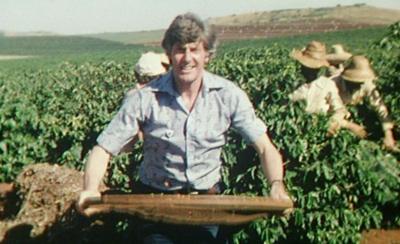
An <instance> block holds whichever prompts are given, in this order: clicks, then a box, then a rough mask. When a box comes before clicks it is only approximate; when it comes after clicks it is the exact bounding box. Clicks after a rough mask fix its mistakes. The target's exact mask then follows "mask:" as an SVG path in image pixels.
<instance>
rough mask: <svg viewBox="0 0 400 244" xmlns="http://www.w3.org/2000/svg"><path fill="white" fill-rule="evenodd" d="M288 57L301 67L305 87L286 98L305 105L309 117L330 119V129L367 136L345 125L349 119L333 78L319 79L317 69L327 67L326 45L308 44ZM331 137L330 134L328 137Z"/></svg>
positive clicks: (351, 126) (350, 123)
mask: <svg viewBox="0 0 400 244" xmlns="http://www.w3.org/2000/svg"><path fill="white" fill-rule="evenodd" d="M291 56H292V57H293V58H294V59H296V60H297V61H299V63H300V64H301V72H302V74H303V76H304V77H305V78H306V80H307V82H308V83H305V84H303V85H301V86H300V87H298V88H297V89H296V90H295V91H294V92H293V93H291V94H290V95H289V99H290V100H291V101H294V102H295V101H301V100H305V101H306V108H305V110H306V112H307V113H310V114H317V113H322V114H329V115H331V118H330V121H329V124H330V128H338V129H339V128H347V129H349V130H350V131H352V132H353V133H354V134H355V135H357V136H358V137H361V138H364V137H365V136H366V134H367V133H366V131H365V129H364V128H363V127H362V126H360V125H358V124H356V123H354V122H350V121H344V119H343V118H344V117H348V111H347V109H346V107H345V105H344V104H343V102H342V99H341V98H340V95H339V90H338V88H337V86H336V83H335V82H334V81H333V80H332V78H333V77H326V76H324V75H321V76H319V77H318V75H319V73H321V72H320V69H322V68H324V67H328V66H329V63H328V61H327V59H326V56H327V55H326V49H325V45H324V44H323V43H321V42H318V41H312V42H310V43H309V44H308V45H307V46H306V47H305V48H304V49H303V50H302V51H299V50H294V51H293V52H292V54H291ZM330 135H331V133H330Z"/></svg>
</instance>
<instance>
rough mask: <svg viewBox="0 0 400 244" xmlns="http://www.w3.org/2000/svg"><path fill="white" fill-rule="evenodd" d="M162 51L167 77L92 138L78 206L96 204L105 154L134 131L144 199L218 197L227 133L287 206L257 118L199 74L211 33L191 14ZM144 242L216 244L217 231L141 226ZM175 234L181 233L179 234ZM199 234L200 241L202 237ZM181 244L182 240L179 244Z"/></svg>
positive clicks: (275, 159)
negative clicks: (254, 158) (240, 140)
mask: <svg viewBox="0 0 400 244" xmlns="http://www.w3.org/2000/svg"><path fill="white" fill-rule="evenodd" d="M162 46H163V48H164V49H165V51H166V54H167V55H168V57H169V60H170V61H171V65H172V68H171V70H170V72H168V73H167V74H166V75H164V76H162V77H161V78H159V79H157V80H154V81H152V82H151V83H149V84H148V85H147V86H145V87H143V88H142V89H138V90H137V91H136V92H134V93H133V94H131V95H130V96H129V97H128V98H127V99H125V101H124V103H123V105H122V107H121V108H120V110H119V112H118V113H117V115H116V116H115V117H114V118H113V120H112V121H111V123H110V124H109V125H108V127H107V128H106V129H105V130H104V131H103V132H102V134H101V135H100V136H99V137H98V139H97V142H98V145H97V146H95V147H94V148H93V150H92V152H91V154H90V156H89V159H88V162H87V165H86V169H85V187H84V191H82V193H81V194H80V197H79V199H78V202H77V207H78V210H79V211H81V212H82V213H86V214H87V213H88V212H87V211H86V212H85V209H84V206H85V202H86V201H87V199H88V198H90V197H98V196H99V195H100V192H99V191H98V186H99V184H100V182H101V179H102V177H103V175H104V173H105V171H106V168H107V164H108V162H109V160H110V158H111V155H117V154H118V153H119V152H120V150H121V148H123V147H124V145H125V144H126V143H128V142H129V141H130V140H131V139H132V137H133V136H134V135H135V134H136V133H137V132H138V131H139V128H140V129H141V130H142V131H143V134H144V144H143V146H144V160H143V162H142V164H141V167H140V181H141V184H142V186H139V187H142V188H144V189H145V190H144V192H157V193H158V192H163V193H192V192H196V193H209V194H212V193H218V192H220V189H219V183H220V181H221V172H220V171H221V170H220V169H221V161H220V154H221V150H222V146H223V145H224V144H225V143H226V133H227V131H228V129H229V128H231V127H232V128H234V129H236V130H237V131H238V132H239V133H240V134H241V135H242V136H243V137H244V139H245V140H246V141H247V142H248V143H250V144H252V145H253V146H254V148H255V149H256V151H257V153H258V154H259V156H260V161H261V165H262V168H263V171H264V173H265V175H266V177H267V179H268V181H269V182H270V183H271V184H272V186H271V193H270V194H271V197H272V198H275V199H288V198H289V196H288V194H287V192H286V189H285V186H284V183H283V167H282V158H281V155H280V154H279V152H278V150H277V149H276V148H275V146H274V145H273V144H272V142H271V140H270V139H269V137H268V136H267V133H266V127H265V125H264V123H263V122H262V121H261V120H259V119H258V118H257V117H256V116H255V112H254V109H253V107H252V104H251V103H250V100H249V99H248V97H247V96H246V94H245V93H244V92H243V91H242V90H241V89H240V88H238V87H237V86H236V85H235V84H233V83H232V82H230V81H228V80H226V79H223V78H222V77H219V76H216V75H214V74H211V73H209V72H207V71H206V70H205V66H206V64H207V63H208V62H209V60H210V58H211V56H212V55H213V53H214V52H215V48H216V36H215V33H214V32H212V31H211V30H209V29H208V27H207V26H206V25H205V24H204V23H203V22H202V21H201V20H200V19H199V18H198V17H197V16H196V15H194V14H191V13H187V14H184V15H179V16H177V17H176V18H175V19H174V20H173V22H172V23H171V25H170V26H169V28H168V30H167V31H166V33H165V36H164V39H163V41H162ZM143 228H144V229H143V230H141V232H142V234H143V235H144V236H143V238H142V241H143V242H149V243H157V242H158V241H167V242H168V241H170V242H173V241H174V240H175V238H178V239H179V238H185V235H186V237H187V236H191V237H192V242H191V243H193V241H200V240H203V241H204V242H208V243H209V241H215V240H216V238H217V237H216V235H217V231H218V227H217V226H197V227H190V228H188V229H186V228H185V229H182V228H183V227H182V226H179V227H178V226H172V227H171V226H165V225H163V226H161V227H160V225H156V224H150V225H144V227H143ZM178 228H179V229H178ZM204 233H205V234H204ZM180 241H185V240H180Z"/></svg>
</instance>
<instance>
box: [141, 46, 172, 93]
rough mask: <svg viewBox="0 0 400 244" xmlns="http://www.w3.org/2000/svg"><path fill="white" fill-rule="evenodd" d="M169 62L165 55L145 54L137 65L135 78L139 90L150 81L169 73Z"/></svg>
mask: <svg viewBox="0 0 400 244" xmlns="http://www.w3.org/2000/svg"><path fill="white" fill-rule="evenodd" d="M168 66H169V60H168V57H166V55H165V54H161V53H160V54H159V53H154V52H147V53H144V54H143V55H142V56H141V57H140V58H139V60H138V62H137V63H136V65H135V76H136V79H137V82H138V83H137V84H138V85H137V86H138V88H141V87H143V86H144V85H145V84H146V83H148V82H149V81H151V80H153V79H156V78H158V77H159V76H160V75H162V74H164V73H166V72H167V71H168V68H167V67H168Z"/></svg>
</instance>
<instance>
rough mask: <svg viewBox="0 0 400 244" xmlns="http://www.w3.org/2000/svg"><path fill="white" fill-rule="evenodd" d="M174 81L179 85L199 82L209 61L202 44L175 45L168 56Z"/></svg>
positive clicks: (199, 42)
mask: <svg viewBox="0 0 400 244" xmlns="http://www.w3.org/2000/svg"><path fill="white" fill-rule="evenodd" d="M170 60H171V63H172V70H173V72H174V78H175V81H176V82H178V83H179V84H180V85H185V84H190V83H193V82H196V81H198V82H200V81H201V80H202V78H203V70H204V67H205V65H206V64H207V62H208V60H209V53H208V51H207V50H206V49H205V47H204V44H203V42H201V41H198V42H191V43H187V44H180V43H175V44H174V46H173V47H172V51H171V54H170Z"/></svg>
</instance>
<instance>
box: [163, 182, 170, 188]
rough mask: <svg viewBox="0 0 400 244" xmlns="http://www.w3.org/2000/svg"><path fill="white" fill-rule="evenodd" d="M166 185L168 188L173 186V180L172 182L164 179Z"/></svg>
mask: <svg viewBox="0 0 400 244" xmlns="http://www.w3.org/2000/svg"><path fill="white" fill-rule="evenodd" d="M164 186H165V187H166V188H170V187H171V182H170V181H169V180H165V181H164Z"/></svg>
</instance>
